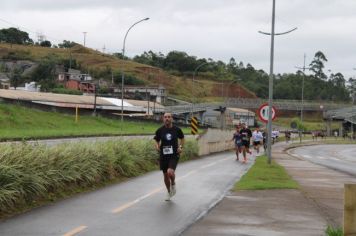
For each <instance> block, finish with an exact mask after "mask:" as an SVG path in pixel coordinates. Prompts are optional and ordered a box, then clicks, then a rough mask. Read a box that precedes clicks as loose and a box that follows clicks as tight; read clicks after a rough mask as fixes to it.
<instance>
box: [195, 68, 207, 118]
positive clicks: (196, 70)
mask: <svg viewBox="0 0 356 236" xmlns="http://www.w3.org/2000/svg"><path fill="white" fill-rule="evenodd" d="M207 64H209V63H208V62H204V63H202V64H200V65H198V66H197V67H196V68H195V70H194V72H193V80H192V116H193V114H194V102H195V94H194V79H195V74H196V73H197V72H198V70H199V68H200V67H202V66H204V65H207Z"/></svg>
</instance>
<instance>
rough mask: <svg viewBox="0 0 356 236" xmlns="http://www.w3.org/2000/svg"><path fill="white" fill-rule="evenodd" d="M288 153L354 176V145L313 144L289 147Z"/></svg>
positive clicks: (355, 155)
mask: <svg viewBox="0 0 356 236" xmlns="http://www.w3.org/2000/svg"><path fill="white" fill-rule="evenodd" d="M289 152H290V154H292V155H294V156H297V157H299V158H303V159H305V160H308V161H311V162H313V163H316V164H320V165H323V166H326V167H329V168H331V169H335V170H339V171H342V172H345V173H348V174H351V175H354V176H356V145H315V146H304V147H301V148H295V149H291V150H290V151H289Z"/></svg>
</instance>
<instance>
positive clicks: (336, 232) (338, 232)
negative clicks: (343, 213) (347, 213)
mask: <svg viewBox="0 0 356 236" xmlns="http://www.w3.org/2000/svg"><path fill="white" fill-rule="evenodd" d="M325 233H326V235H327V236H343V235H344V233H343V231H342V229H341V228H334V227H332V226H328V227H327V228H326V230H325Z"/></svg>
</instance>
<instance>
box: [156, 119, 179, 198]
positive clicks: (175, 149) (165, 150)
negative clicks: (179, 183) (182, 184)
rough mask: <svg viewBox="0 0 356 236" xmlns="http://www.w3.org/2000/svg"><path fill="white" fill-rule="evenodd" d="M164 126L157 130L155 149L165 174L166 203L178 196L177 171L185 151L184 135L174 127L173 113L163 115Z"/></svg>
mask: <svg viewBox="0 0 356 236" xmlns="http://www.w3.org/2000/svg"><path fill="white" fill-rule="evenodd" d="M163 123H164V124H163V126H161V127H160V128H158V129H157V131H156V133H155V136H154V140H155V141H156V143H155V148H156V150H157V151H159V154H160V157H159V165H160V169H161V170H162V172H163V176H164V183H165V185H166V188H167V192H168V193H167V197H166V199H165V200H166V201H169V200H170V199H171V197H173V196H174V195H175V194H176V191H177V190H176V183H175V170H176V167H177V165H178V161H179V156H180V153H181V152H182V151H183V146H184V134H183V132H182V130H181V129H180V128H178V127H177V126H175V125H173V117H172V114H171V113H165V114H164V115H163Z"/></svg>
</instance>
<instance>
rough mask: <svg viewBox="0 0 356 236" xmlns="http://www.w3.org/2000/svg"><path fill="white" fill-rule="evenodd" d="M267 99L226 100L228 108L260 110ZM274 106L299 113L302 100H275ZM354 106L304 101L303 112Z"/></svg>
mask: <svg viewBox="0 0 356 236" xmlns="http://www.w3.org/2000/svg"><path fill="white" fill-rule="evenodd" d="M266 102H267V99H260V98H228V99H227V100H226V105H227V106H228V107H239V108H250V109H252V108H254V109H258V108H259V107H260V106H261V105H262V104H263V103H266ZM273 106H275V107H276V108H277V109H279V110H294V111H298V110H301V109H302V101H301V100H278V99H275V100H273ZM350 106H352V104H348V103H333V102H325V101H320V102H315V101H308V100H307V101H304V104H303V110H304V111H321V110H324V111H325V110H331V109H337V108H342V107H350Z"/></svg>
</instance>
